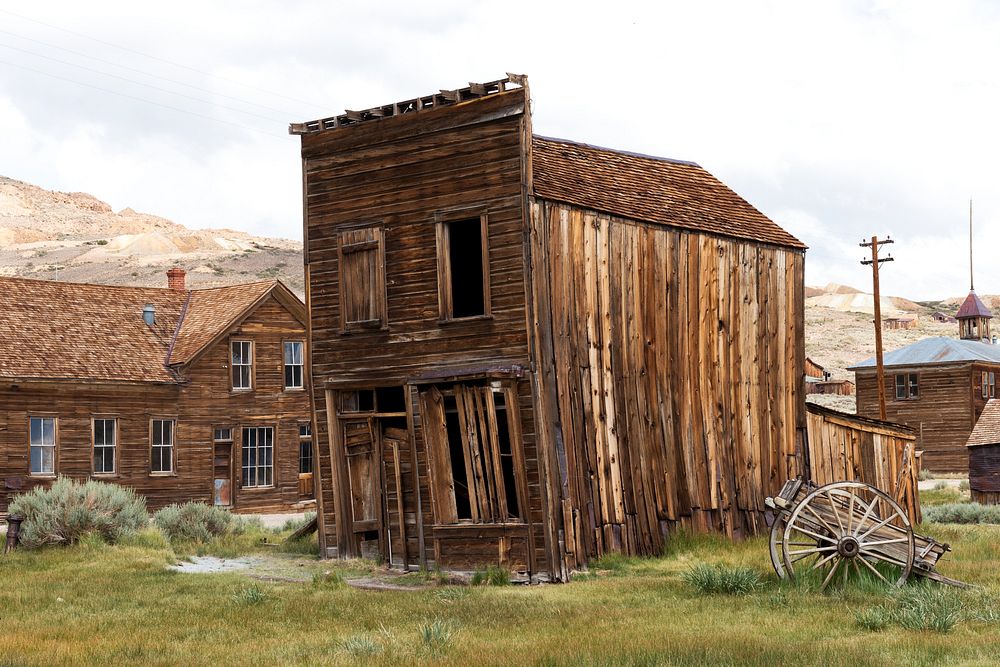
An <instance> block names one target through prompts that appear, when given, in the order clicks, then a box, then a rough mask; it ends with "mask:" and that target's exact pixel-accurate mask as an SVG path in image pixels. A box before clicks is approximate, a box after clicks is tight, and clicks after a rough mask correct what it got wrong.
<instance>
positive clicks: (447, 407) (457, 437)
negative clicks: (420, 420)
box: [444, 396, 472, 520]
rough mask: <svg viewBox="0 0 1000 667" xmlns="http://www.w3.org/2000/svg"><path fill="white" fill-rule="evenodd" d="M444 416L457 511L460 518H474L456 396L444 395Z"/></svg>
mask: <svg viewBox="0 0 1000 667" xmlns="http://www.w3.org/2000/svg"><path fill="white" fill-rule="evenodd" d="M444 417H445V423H446V424H447V427H448V452H449V454H450V458H451V478H452V483H453V485H454V487H455V512H456V514H457V515H458V519H459V520H462V519H466V520H470V519H472V504H471V502H470V499H469V478H468V475H466V473H465V452H464V451H463V449H464V448H463V445H462V427H461V424H460V423H459V421H458V406H457V404H456V401H455V397H454V396H445V397H444Z"/></svg>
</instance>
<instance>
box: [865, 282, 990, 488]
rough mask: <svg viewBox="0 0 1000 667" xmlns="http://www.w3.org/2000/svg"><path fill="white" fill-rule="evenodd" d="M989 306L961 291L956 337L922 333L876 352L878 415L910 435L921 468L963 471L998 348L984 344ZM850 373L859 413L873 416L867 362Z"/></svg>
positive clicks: (870, 362)
mask: <svg viewBox="0 0 1000 667" xmlns="http://www.w3.org/2000/svg"><path fill="white" fill-rule="evenodd" d="M991 317H992V315H991V313H990V310H989V309H988V308H987V307H986V306H985V305H984V304H983V302H982V301H981V300H980V299H979V297H978V296H976V293H975V292H974V291H970V292H969V296H968V297H966V299H965V302H964V303H963V304H962V307H961V308H960V309H959V311H958V315H957V317H956V321H957V322H958V325H959V335H960V338H959V339H955V338H948V337H935V338H925V339H924V340H921V341H918V342H916V343H913V344H911V345H907V346H905V347H902V348H900V349H898V350H894V351H892V352H889V353H887V354H886V355H885V357H884V366H885V374H884V380H885V394H886V396H885V399H886V418H887V419H888V420H889V421H893V422H899V423H903V424H906V425H908V426H910V427H912V428H913V429H915V430H916V431H917V433H918V443H919V445H920V447H921V448H922V449H923V450H924V455H923V466H924V467H925V468H927V469H928V470H931V471H934V472H966V471H967V470H968V466H969V462H968V456H967V451H966V449H965V445H966V442H967V440H968V438H969V434H970V433H971V432H972V428H973V426H974V425H975V423H976V420H977V419H978V418H979V416H980V414H982V411H983V409H984V408H985V406H986V402H987V401H988V400H990V399H991V398H994V397H996V396H997V393H996V383H997V377H998V376H1000V346H997V345H993V344H991V342H989V341H991V332H990V318H991ZM848 370H851V371H854V373H855V379H856V384H857V411H858V414H859V415H862V416H864V417H869V418H873V419H876V418H878V417H879V400H878V383H877V378H876V373H875V359H874V358H872V359H867V360H865V361H863V362H861V363H858V364H856V365H854V366H852V367H850V368H849V369H848Z"/></svg>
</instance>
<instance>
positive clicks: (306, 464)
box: [299, 424, 313, 474]
mask: <svg viewBox="0 0 1000 667" xmlns="http://www.w3.org/2000/svg"><path fill="white" fill-rule="evenodd" d="M312 471H313V448H312V426H311V425H309V424H299V473H300V474H301V473H307V472H312Z"/></svg>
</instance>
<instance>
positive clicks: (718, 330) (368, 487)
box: [291, 77, 805, 578]
mask: <svg viewBox="0 0 1000 667" xmlns="http://www.w3.org/2000/svg"><path fill="white" fill-rule="evenodd" d="M291 132H293V133H294V134H298V135H300V136H301V142H302V168H303V182H304V209H305V210H304V217H305V219H304V225H305V234H304V237H305V244H306V247H305V257H306V272H307V285H308V291H307V297H306V299H307V304H308V305H309V310H310V340H311V345H310V349H311V350H312V355H313V356H312V372H313V382H314V392H315V407H316V415H317V419H316V421H317V434H318V438H317V440H318V447H319V450H320V451H321V452H322V455H321V456H320V457H319V468H318V470H319V473H320V475H321V478H322V521H321V522H320V523H321V540H322V542H321V543H322V545H323V547H324V549H325V550H326V553H327V554H328V555H331V556H332V555H340V556H342V557H346V556H355V555H373V554H381V555H382V556H383V557H384V558H386V559H387V560H389V561H391V562H392V563H393V564H396V565H407V566H416V565H418V564H420V565H426V564H430V563H435V564H437V565H439V566H441V567H444V568H455V569H471V568H474V567H480V566H483V565H487V564H491V563H492V564H495V563H503V564H506V565H508V566H509V567H511V568H512V569H514V570H516V571H519V572H525V573H528V574H531V575H540V576H549V577H554V578H564V577H565V576H566V573H567V572H568V571H569V570H570V569H572V568H574V567H577V566H578V565H580V564H583V563H585V562H586V561H587V560H588V559H590V558H592V557H595V556H598V555H600V554H603V553H607V552H613V551H621V552H626V553H633V554H650V553H657V552H658V551H659V550H660V549H661V548H662V546H663V544H664V540H665V539H666V538H667V536H668V535H669V534H670V533H671V532H672V531H673V530H675V529H676V528H678V527H681V526H686V527H689V528H691V529H694V530H717V531H721V532H724V533H726V534H729V535H732V536H740V535H746V534H750V533H754V532H756V531H758V530H761V529H762V528H763V521H762V512H763V510H764V505H763V501H764V498H765V497H766V496H767V495H769V494H773V493H776V492H777V491H778V490H779V489H780V487H781V485H782V483H783V482H784V481H785V479H787V478H788V477H790V476H794V475H796V474H798V473H800V472H801V471H802V460H803V457H802V448H803V442H802V438H803V432H804V428H805V406H804V401H803V388H802V382H803V366H804V359H805V356H804V345H803V329H804V325H803V322H804V315H803V308H804V305H803V304H804V286H803V262H804V255H805V252H804V251H805V248H804V246H803V245H802V243H801V242H799V241H798V240H797V239H795V238H794V237H792V236H791V235H790V234H788V233H787V232H785V231H784V230H782V229H781V228H780V227H778V226H777V225H776V224H775V223H773V222H772V221H771V220H769V219H768V218H767V217H765V216H764V215H762V214H761V213H760V212H759V211H757V210H756V209H755V208H753V207H752V206H751V205H750V204H748V203H747V202H746V201H745V200H743V199H741V198H740V197H739V196H738V195H737V194H736V193H734V192H733V191H732V190H730V189H729V188H727V187H726V186H725V185H724V184H722V183H721V182H719V181H718V180H717V179H715V178H714V177H713V176H712V175H711V174H709V173H708V172H707V171H705V170H704V169H702V168H701V167H699V166H698V165H696V164H694V163H691V162H682V161H677V160H668V159H663V158H654V157H649V156H644V155H637V154H633V153H627V152H623V151H615V150H609V149H605V148H598V147H594V146H589V145H585V144H580V143H576V142H571V141H564V140H559V139H549V138H545V137H540V136H535V135H533V134H532V129H531V116H530V112H529V95H528V88H527V85H526V81H525V80H524V79H523V78H521V77H510V78H508V79H505V80H501V81H496V82H492V83H488V84H473V85H470V86H469V87H468V88H463V89H460V90H453V91H442V92H441V93H437V94H434V95H430V96H426V97H421V98H415V99H411V100H405V101H402V102H398V103H395V104H389V105H385V106H382V107H375V108H372V109H367V110H364V111H349V112H347V113H346V114H343V115H340V116H336V117H331V118H326V119H322V120H318V121H314V122H308V123H302V124H295V125H293V126H292V127H291Z"/></svg>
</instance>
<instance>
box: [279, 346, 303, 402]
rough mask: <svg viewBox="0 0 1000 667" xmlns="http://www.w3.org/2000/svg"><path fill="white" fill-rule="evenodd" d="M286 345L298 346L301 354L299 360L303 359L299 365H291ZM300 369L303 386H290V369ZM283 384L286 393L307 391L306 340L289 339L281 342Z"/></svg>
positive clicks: (300, 379)
mask: <svg viewBox="0 0 1000 667" xmlns="http://www.w3.org/2000/svg"><path fill="white" fill-rule="evenodd" d="M286 345H298V346H299V349H300V352H299V358H300V359H301V361H300V363H298V364H289V363H288V360H287V358H286V356H285V346H286ZM289 368H298V369H299V381H300V383H301V384H298V385H290V384H288V376H287V373H288V369H289ZM281 382H282V387H283V388H284V390H285V391H305V389H306V343H305V341H304V340H300V339H288V340H282V341H281Z"/></svg>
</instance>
